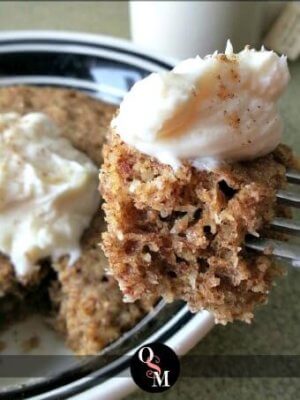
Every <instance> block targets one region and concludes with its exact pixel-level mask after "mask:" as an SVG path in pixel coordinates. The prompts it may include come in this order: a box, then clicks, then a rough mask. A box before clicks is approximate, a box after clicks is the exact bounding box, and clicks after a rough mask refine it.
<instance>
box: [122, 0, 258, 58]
mask: <svg viewBox="0 0 300 400" xmlns="http://www.w3.org/2000/svg"><path fill="white" fill-rule="evenodd" d="M264 5H265V4H264V2H261V1H226V2H224V1H131V2H130V20H131V35H132V40H133V41H134V42H135V43H136V44H139V45H142V46H143V47H144V48H146V49H149V50H152V51H155V52H157V53H160V54H161V55H165V56H172V57H175V58H178V59H184V58H187V57H194V56H196V55H197V54H199V55H200V56H204V55H206V54H210V53H212V52H214V51H215V50H219V51H223V50H224V48H225V44H226V41H227V39H231V41H232V43H233V47H234V50H235V51H239V50H241V49H242V48H243V47H244V46H245V45H246V44H250V45H253V46H257V45H259V44H260V39H261V33H262V28H263V26H262V23H263V7H264Z"/></svg>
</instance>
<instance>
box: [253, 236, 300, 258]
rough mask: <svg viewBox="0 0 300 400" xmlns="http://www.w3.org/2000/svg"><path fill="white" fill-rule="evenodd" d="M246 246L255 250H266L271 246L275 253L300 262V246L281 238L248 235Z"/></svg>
mask: <svg viewBox="0 0 300 400" xmlns="http://www.w3.org/2000/svg"><path fill="white" fill-rule="evenodd" d="M246 246H247V247H249V248H250V249H253V250H259V251H264V250H265V249H268V248H270V249H271V252H272V254H273V255H275V256H278V257H283V258H288V259H289V260H292V261H295V262H296V263H299V262H300V246H298V245H296V244H291V243H285V242H281V241H280V240H273V239H263V238H254V237H248V238H247V240H246Z"/></svg>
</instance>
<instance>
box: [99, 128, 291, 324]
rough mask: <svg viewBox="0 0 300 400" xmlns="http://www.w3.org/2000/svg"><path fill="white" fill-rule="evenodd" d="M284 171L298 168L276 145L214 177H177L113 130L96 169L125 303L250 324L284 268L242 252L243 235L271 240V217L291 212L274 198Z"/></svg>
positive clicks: (109, 250)
mask: <svg viewBox="0 0 300 400" xmlns="http://www.w3.org/2000/svg"><path fill="white" fill-rule="evenodd" d="M287 167H294V168H297V167H298V163H297V161H296V160H295V159H294V157H293V155H292V152H291V150H290V149H289V148H288V147H286V146H284V145H279V146H278V148H277V149H276V150H275V151H274V152H272V153H271V154H268V155H266V156H264V157H261V158H259V159H256V160H254V161H249V162H240V163H234V164H231V165H227V166H222V167H219V168H218V169H217V170H216V171H214V172H208V171H200V170H197V169H196V168H194V167H192V166H191V164H189V163H184V164H183V166H182V167H180V169H178V170H177V171H176V172H174V170H173V169H172V168H171V167H170V166H168V165H166V164H162V163H160V162H158V161H157V160H156V159H155V158H152V157H150V156H148V155H145V154H142V153H140V152H139V151H137V150H136V149H134V148H133V147H131V146H129V145H127V144H125V143H124V142H123V141H122V140H121V139H120V137H119V135H118V134H117V133H116V132H115V131H114V130H113V129H112V131H111V134H110V136H109V141H108V143H107V144H106V145H104V163H103V165H102V170H101V173H100V182H101V184H100V189H101V192H102V195H103V198H104V200H105V203H104V205H103V208H104V210H105V213H106V219H107V223H108V225H107V226H108V229H107V232H105V233H104V234H103V248H104V251H105V254H106V256H107V257H108V259H109V264H110V270H111V273H112V274H113V276H114V277H115V278H116V279H117V280H118V282H119V285H120V288H121V290H122V292H123V293H124V296H125V299H126V300H127V301H135V300H137V299H140V298H143V299H146V298H147V297H148V296H149V298H150V297H151V296H153V294H154V295H156V296H163V297H164V298H165V299H166V300H167V301H173V300H174V299H183V300H184V301H186V302H187V303H188V305H189V308H190V309H191V310H192V311H198V310H202V309H208V310H211V311H212V312H213V313H214V315H215V318H216V321H217V322H220V323H224V324H225V323H227V322H229V321H233V320H234V319H240V320H244V321H246V322H249V321H250V320H251V319H252V317H253V311H254V307H255V306H256V305H258V304H262V303H265V302H266V300H267V296H268V293H269V291H270V289H271V286H272V284H273V282H274V279H275V277H277V276H279V275H281V274H282V271H281V270H280V268H278V267H277V266H276V265H275V263H274V260H273V258H272V257H271V256H270V255H267V254H259V253H257V252H254V251H251V250H249V249H248V248H247V247H245V237H246V235H247V234H255V235H257V234H258V233H259V234H262V235H264V236H268V237H270V236H271V235H272V233H271V232H270V231H269V230H268V228H267V225H268V223H269V222H270V221H271V219H272V218H273V217H274V216H275V215H281V216H288V215H289V210H287V209H286V208H284V207H282V206H280V205H279V204H278V203H277V201H276V190H278V189H279V188H283V187H284V186H285V184H286V178H285V172H286V168H287Z"/></svg>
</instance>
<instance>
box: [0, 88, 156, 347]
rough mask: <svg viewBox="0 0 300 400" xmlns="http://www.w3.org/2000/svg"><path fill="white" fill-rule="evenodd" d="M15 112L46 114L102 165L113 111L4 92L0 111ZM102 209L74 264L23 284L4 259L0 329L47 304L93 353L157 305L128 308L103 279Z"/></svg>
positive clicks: (33, 91)
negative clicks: (103, 149) (101, 247)
mask: <svg viewBox="0 0 300 400" xmlns="http://www.w3.org/2000/svg"><path fill="white" fill-rule="evenodd" d="M12 111H14V112H18V113H20V114H22V115H23V114H26V113H29V112H33V111H39V112H44V113H45V114H47V115H48V116H49V117H50V118H52V119H53V120H54V121H55V122H56V124H57V125H58V126H59V128H60V130H61V133H62V135H63V136H65V137H66V138H68V139H69V140H70V141H71V143H72V144H73V146H75V147H76V148H78V149H79V150H81V151H83V152H84V153H85V154H87V156H88V157H90V158H91V159H92V160H93V161H94V162H95V164H96V165H98V166H99V167H100V164H101V162H102V152H101V148H102V145H103V142H104V139H105V135H106V132H107V127H108V124H109V121H110V120H111V117H112V115H113V112H114V111H115V107H113V106H111V105H108V104H105V103H103V102H101V101H99V100H95V99H92V98H91V97H89V96H87V95H85V94H83V93H80V92H77V91H74V90H67V89H57V88H45V87H43V88H38V87H29V86H26V87H25V86H15V87H7V88H1V89H0V113H4V112H12ZM100 207H101V206H100V204H99V212H97V214H96V215H95V216H94V218H93V221H92V223H91V226H90V227H89V229H87V230H86V232H85V233H84V235H83V238H82V254H81V257H80V259H79V260H78V261H77V263H76V264H75V265H74V266H67V259H66V258H63V259H61V260H60V261H59V262H57V263H55V265H53V264H52V263H51V262H50V260H46V262H42V263H41V264H42V265H41V268H40V270H39V271H37V273H36V275H35V276H34V277H33V279H32V280H31V281H29V282H23V283H22V284H20V283H19V282H18V281H17V279H16V277H15V274H14V269H13V266H12V265H11V263H10V262H9V260H8V259H7V258H6V257H5V256H3V255H0V298H1V300H0V316H1V318H0V325H1V323H2V322H6V320H9V322H13V321H15V320H16V319H17V318H18V317H19V315H20V314H22V315H24V314H26V313H27V314H28V312H29V313H33V312H39V311H40V310H39V308H40V307H39V304H40V303H41V301H43V302H44V303H47V304H46V306H47V310H46V311H47V313H46V318H47V321H48V320H49V311H50V313H51V315H50V316H51V318H50V322H51V325H52V326H53V327H54V329H55V330H57V331H58V332H59V333H61V334H62V336H63V337H64V339H65V341H66V343H67V344H68V345H69V346H70V347H71V348H72V349H73V350H74V351H75V352H76V353H78V354H95V353H97V352H98V351H100V350H101V349H102V348H103V347H104V346H105V345H107V344H108V343H110V342H111V341H113V340H115V339H117V338H118V337H119V336H120V335H121V333H122V332H124V331H125V330H127V329H129V328H131V327H132V326H134V325H135V323H136V322H137V320H139V319H140V318H141V317H142V316H143V315H144V314H145V313H146V312H147V310H149V308H151V304H153V303H151V304H150V303H148V302H147V301H145V302H143V303H142V302H138V303H137V304H124V302H123V301H122V293H121V292H120V290H119V288H118V285H117V283H116V282H115V281H114V279H113V277H111V276H110V277H109V276H106V275H105V268H106V266H107V260H106V258H105V257H104V255H103V253H102V251H101V249H100V246H99V237H100V236H101V232H102V231H103V229H104V226H105V224H104V217H103V213H102V212H101V211H100ZM48 291H49V292H50V301H51V303H50V304H49V298H47V294H48ZM31 298H34V299H35V301H30V299H31ZM37 299H39V300H37ZM24 307H25V308H26V310H24ZM43 311H44V310H43ZM4 317H5V318H4ZM4 319H5V321H4Z"/></svg>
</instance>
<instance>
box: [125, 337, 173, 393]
mask: <svg viewBox="0 0 300 400" xmlns="http://www.w3.org/2000/svg"><path fill="white" fill-rule="evenodd" d="M130 371H131V376H132V378H133V380H134V382H135V383H136V384H137V385H138V386H139V387H140V388H141V389H143V390H144V391H146V392H149V393H160V392H164V391H166V390H168V389H170V388H171V387H172V386H173V385H174V384H175V382H176V381H177V379H178V376H179V372H180V363H179V359H178V357H177V355H176V353H175V352H174V351H173V350H172V349H171V348H170V347H168V346H166V345H165V344H163V343H159V342H155V343H149V344H145V345H144V346H141V347H140V348H139V349H138V350H137V351H136V353H135V354H134V355H133V357H132V359H131V362H130Z"/></svg>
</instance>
